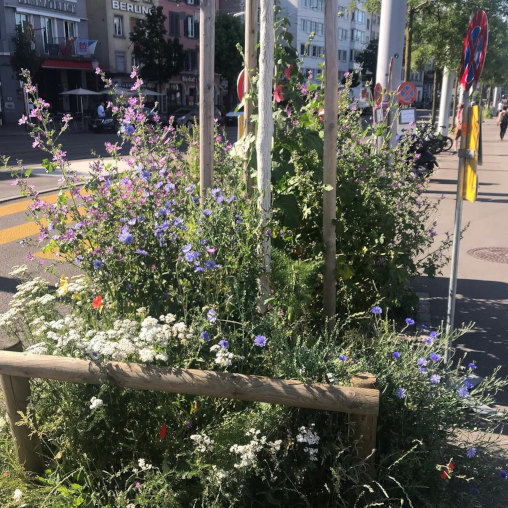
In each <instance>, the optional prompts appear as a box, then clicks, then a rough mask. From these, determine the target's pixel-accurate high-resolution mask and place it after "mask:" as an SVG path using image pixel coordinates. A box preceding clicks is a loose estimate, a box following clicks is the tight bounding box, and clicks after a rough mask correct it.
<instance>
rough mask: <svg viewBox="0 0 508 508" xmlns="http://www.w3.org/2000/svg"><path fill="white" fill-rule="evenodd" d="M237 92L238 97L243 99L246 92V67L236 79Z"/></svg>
mask: <svg viewBox="0 0 508 508" xmlns="http://www.w3.org/2000/svg"><path fill="white" fill-rule="evenodd" d="M236 93H237V94H238V99H240V101H241V100H242V99H243V94H244V93H245V68H243V69H242V70H241V71H240V74H238V79H237V80H236Z"/></svg>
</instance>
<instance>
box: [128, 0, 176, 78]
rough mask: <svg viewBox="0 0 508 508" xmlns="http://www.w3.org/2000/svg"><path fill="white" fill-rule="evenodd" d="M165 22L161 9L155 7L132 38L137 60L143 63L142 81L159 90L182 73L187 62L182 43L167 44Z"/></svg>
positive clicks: (169, 41)
mask: <svg viewBox="0 0 508 508" xmlns="http://www.w3.org/2000/svg"><path fill="white" fill-rule="evenodd" d="M165 22H166V16H164V14H163V12H162V7H152V8H151V9H150V11H149V12H148V13H147V14H146V16H145V18H144V19H140V20H139V21H138V22H137V23H136V25H135V27H134V29H133V31H132V32H131V33H130V36H129V38H130V40H131V41H132V43H133V44H134V56H135V58H136V60H137V61H138V62H139V63H140V75H141V77H142V78H143V79H144V80H145V81H149V82H152V83H157V85H159V86H160V85H162V83H165V82H166V81H167V80H168V79H170V78H171V77H172V76H174V75H176V74H178V73H180V72H181V71H182V70H183V66H184V62H185V52H184V49H183V46H182V45H181V44H180V42H179V40H178V39H176V38H175V39H171V40H167V38H166V33H167V32H166V28H165Z"/></svg>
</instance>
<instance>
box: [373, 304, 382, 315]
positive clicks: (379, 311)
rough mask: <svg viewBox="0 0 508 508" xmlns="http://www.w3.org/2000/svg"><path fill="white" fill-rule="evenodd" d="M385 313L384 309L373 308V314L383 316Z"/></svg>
mask: <svg viewBox="0 0 508 508" xmlns="http://www.w3.org/2000/svg"><path fill="white" fill-rule="evenodd" d="M382 312H383V309H382V308H381V307H379V306H377V305H376V306H375V307H372V314H381V313H382Z"/></svg>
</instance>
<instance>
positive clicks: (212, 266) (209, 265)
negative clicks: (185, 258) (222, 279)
mask: <svg viewBox="0 0 508 508" xmlns="http://www.w3.org/2000/svg"><path fill="white" fill-rule="evenodd" d="M205 267H206V269H207V270H215V269H216V268H219V265H218V264H217V263H216V262H215V261H214V260H213V259H209V260H208V261H207V262H206V263H205Z"/></svg>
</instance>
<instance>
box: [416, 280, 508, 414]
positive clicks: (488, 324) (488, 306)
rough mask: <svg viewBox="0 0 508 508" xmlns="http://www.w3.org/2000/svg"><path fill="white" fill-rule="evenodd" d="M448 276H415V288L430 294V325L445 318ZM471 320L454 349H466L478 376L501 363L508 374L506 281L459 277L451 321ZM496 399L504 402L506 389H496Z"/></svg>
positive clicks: (507, 402)
mask: <svg viewBox="0 0 508 508" xmlns="http://www.w3.org/2000/svg"><path fill="white" fill-rule="evenodd" d="M448 284H449V279H448V278H444V277H437V278H436V279H433V280H432V279H428V278H426V277H418V278H417V279H416V280H415V286H416V287H417V288H425V291H426V292H428V293H429V295H430V307H431V308H430V310H431V316H432V324H433V326H439V325H440V324H441V323H444V322H446V307H447V298H448ZM471 322H474V323H475V326H474V328H473V329H472V330H471V332H469V333H467V334H466V335H463V336H462V337H460V338H459V339H458V341H457V342H456V343H455V346H456V347H457V349H458V350H459V351H458V353H459V354H460V353H461V352H467V354H468V360H469V361H472V360H474V361H475V362H476V363H477V364H478V370H477V371H476V372H477V374H478V375H479V376H486V375H488V374H490V373H491V372H492V370H493V369H494V368H495V367H498V366H501V370H500V375H501V376H503V377H506V376H508V365H506V364H504V363H503V360H504V359H505V358H506V357H507V355H508V284H507V283H504V282H493V281H484V280H471V279H459V280H458V281H457V301H456V304H455V324H456V326H457V327H458V326H460V325H461V324H462V323H464V324H468V323H471ZM497 402H498V404H500V405H503V406H508V389H505V390H504V392H502V393H499V394H498V396H497Z"/></svg>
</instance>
